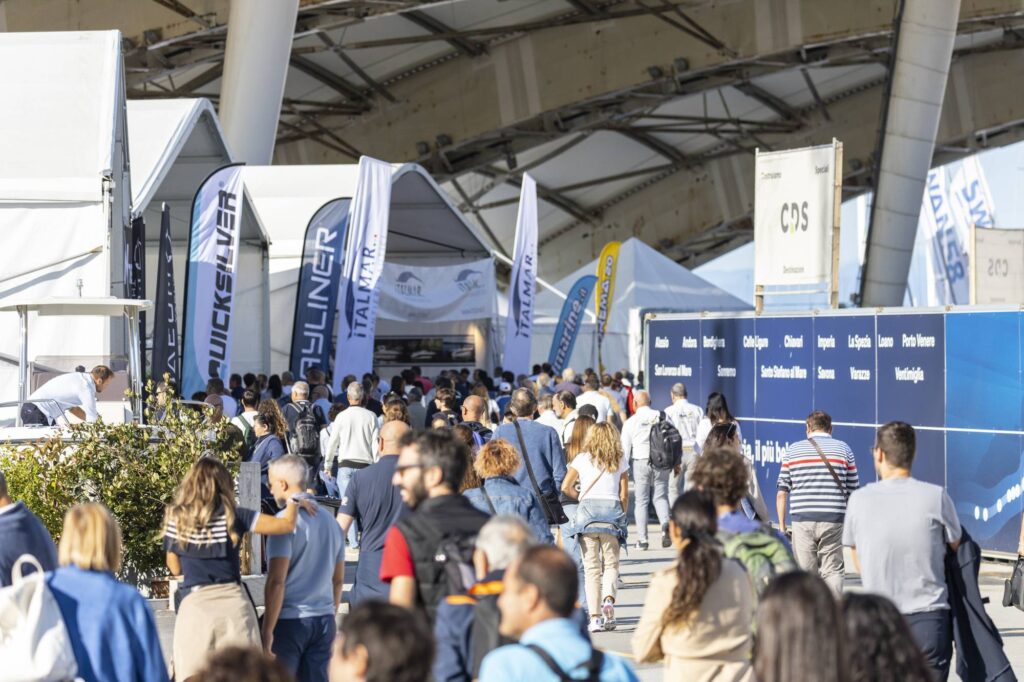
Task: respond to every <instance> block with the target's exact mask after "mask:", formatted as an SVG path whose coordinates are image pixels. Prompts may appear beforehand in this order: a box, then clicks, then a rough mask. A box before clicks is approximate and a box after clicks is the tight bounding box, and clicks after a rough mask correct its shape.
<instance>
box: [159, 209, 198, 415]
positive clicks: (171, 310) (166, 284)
mask: <svg viewBox="0 0 1024 682" xmlns="http://www.w3.org/2000/svg"><path fill="white" fill-rule="evenodd" d="M156 271H157V275H156V309H155V310H154V311H153V314H154V315H155V316H156V317H155V318H154V320H153V366H152V369H153V380H154V381H156V382H160V381H163V380H164V375H165V374H166V375H168V378H169V379H170V381H171V383H172V384H174V385H175V386H177V384H178V361H179V360H180V357H179V356H178V312H177V310H176V308H175V299H174V256H173V252H172V250H171V211H170V209H169V208H167V204H164V206H163V212H162V213H161V215H160V252H159V255H158V256H157V270H156ZM190 395H191V394H190Z"/></svg>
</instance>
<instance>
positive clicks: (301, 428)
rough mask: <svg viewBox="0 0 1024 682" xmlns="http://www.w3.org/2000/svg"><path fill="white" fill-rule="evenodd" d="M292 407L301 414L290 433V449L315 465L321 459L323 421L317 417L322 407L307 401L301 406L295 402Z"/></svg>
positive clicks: (312, 465)
mask: <svg viewBox="0 0 1024 682" xmlns="http://www.w3.org/2000/svg"><path fill="white" fill-rule="evenodd" d="M292 409H294V410H298V413H299V414H298V416H297V417H296V418H295V426H294V428H293V429H292V432H291V433H289V434H288V449H289V450H290V451H291V453H292V454H293V455H299V456H300V457H302V458H303V459H304V460H306V462H307V463H308V464H309V465H310V466H311V467H314V466H315V465H316V464H317V463H318V462H319V461H320V424H322V423H323V420H322V419H318V418H317V417H318V416H319V415H318V412H319V411H320V408H318V407H317V406H316V405H310V404H309V403H307V404H305V405H302V406H301V407H299V406H297V405H294V404H293V405H292ZM314 471H316V469H315V468H314Z"/></svg>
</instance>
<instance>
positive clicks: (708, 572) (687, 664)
mask: <svg viewBox="0 0 1024 682" xmlns="http://www.w3.org/2000/svg"><path fill="white" fill-rule="evenodd" d="M716 530H717V520H716V516H715V506H714V502H713V501H712V499H711V497H710V496H709V495H707V494H706V493H703V492H700V491H697V490H691V491H689V492H686V493H684V494H683V495H681V496H680V497H679V498H678V499H677V500H676V502H675V504H674V505H673V506H672V523H671V524H670V530H669V532H670V534H671V537H672V541H673V544H674V545H675V547H676V549H678V550H679V559H678V561H677V562H676V563H675V564H673V565H672V566H671V567H669V568H667V569H665V570H662V571H658V572H657V573H655V574H654V575H653V576H652V577H651V584H650V587H649V588H648V590H647V600H646V601H645V603H644V610H643V613H642V614H641V616H640V623H639V624H638V625H637V629H636V632H635V634H634V635H633V654H634V655H635V656H636V660H637V662H638V663H657V662H658V661H662V660H664V661H665V679H666V680H687V681H688V682H711V681H714V682H753V680H754V673H753V669H752V668H751V662H750V659H751V648H752V644H753V638H752V636H751V623H752V622H753V619H754V609H755V606H756V602H755V597H754V588H753V586H752V585H751V583H750V578H749V577H748V576H747V573H746V571H745V570H744V569H743V567H742V566H741V565H740V564H739V563H738V562H737V561H735V560H733V559H728V558H725V557H724V556H723V555H722V551H721V549H720V547H719V545H718V544H717V543H716V542H715V540H714V537H715V532H716ZM680 578H682V580H683V582H682V583H680ZM669 596H670V598H668V597H669Z"/></svg>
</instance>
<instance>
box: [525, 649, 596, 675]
mask: <svg viewBox="0 0 1024 682" xmlns="http://www.w3.org/2000/svg"><path fill="white" fill-rule="evenodd" d="M525 646H526V648H527V649H529V650H530V651H532V652H533V653H535V654H537V655H538V656H539V657H540V659H541V660H542V661H544V663H545V665H547V666H548V668H550V669H551V672H553V673H554V674H555V675H558V679H559V680H560V681H561V682H575V679H576V678H574V677H570V676H569V674H568V673H566V672H565V671H564V670H562V667H561V666H560V665H558V664H557V663H555V659H553V658H552V657H551V654H549V653H548V652H547V651H545V650H544V649H542V648H541V647H539V646H538V645H536V644H527V645H525ZM603 666H604V654H602V653H601V652H600V651H598V650H597V649H592V652H591V654H590V659H589V660H587V662H586V663H581V664H580V665H578V666H576V667H575V668H585V670H586V671H587V677H586V678H585V679H586V680H587V682H598V680H600V678H601V668H602V667H603ZM575 668H573V669H574V670H575Z"/></svg>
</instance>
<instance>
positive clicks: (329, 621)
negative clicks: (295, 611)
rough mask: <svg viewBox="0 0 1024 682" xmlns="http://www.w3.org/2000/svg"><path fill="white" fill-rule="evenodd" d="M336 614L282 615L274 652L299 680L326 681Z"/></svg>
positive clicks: (275, 629) (277, 626)
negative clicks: (283, 616) (302, 616)
mask: <svg viewBox="0 0 1024 682" xmlns="http://www.w3.org/2000/svg"><path fill="white" fill-rule="evenodd" d="M334 634H335V627H334V616H313V617H312V618H282V619H281V620H279V621H277V625H276V626H275V627H274V646H273V647H272V648H273V651H274V656H276V657H277V660H278V661H280V663H281V664H282V665H283V666H284V667H285V668H287V669H288V670H289V672H291V673H292V675H294V676H295V679H296V682H327V664H328V663H329V662H330V660H331V645H332V644H333V643H334Z"/></svg>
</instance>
